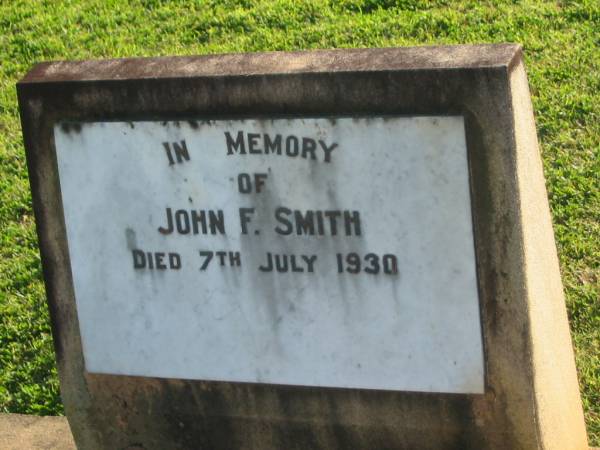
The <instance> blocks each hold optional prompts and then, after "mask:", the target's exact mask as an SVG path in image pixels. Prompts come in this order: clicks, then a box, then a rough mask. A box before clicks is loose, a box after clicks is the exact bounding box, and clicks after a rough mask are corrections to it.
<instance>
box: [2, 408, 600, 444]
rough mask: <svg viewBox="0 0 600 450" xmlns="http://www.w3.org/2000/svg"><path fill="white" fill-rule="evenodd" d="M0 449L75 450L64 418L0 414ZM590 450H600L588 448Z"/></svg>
mask: <svg viewBox="0 0 600 450" xmlns="http://www.w3.org/2000/svg"><path fill="white" fill-rule="evenodd" d="M0 449H3V450H76V447H75V443H74V442H73V436H71V429H70V428H69V423H68V422H67V418H66V417H48V416H47V417H38V416H27V415H24V414H0ZM590 450H600V448H598V447H590Z"/></svg>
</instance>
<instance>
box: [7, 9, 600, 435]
mask: <svg viewBox="0 0 600 450" xmlns="http://www.w3.org/2000/svg"><path fill="white" fill-rule="evenodd" d="M0 31H1V32H0V58H1V60H0V86H1V93H0V242H1V246H0V251H1V252H2V253H1V257H0V411H7V412H20V413H34V414H59V413H61V412H62V406H61V403H60V398H59V394H58V382H57V377H56V368H55V364H54V355H53V350H52V338H51V335H50V327H49V319H48V312H47V308H46V305H45V298H44V291H43V284H42V275H41V269H40V260H39V255H38V249H37V242H36V236H35V231H34V221H33V217H32V211H31V197H30V193H29V185H28V181H27V172H26V166H25V158H24V150H23V142H22V137H21V131H20V126H19V119H18V111H17V100H16V94H15V87H14V85H15V83H16V82H17V80H18V79H19V78H20V77H21V76H23V75H24V74H25V73H26V71H27V70H28V69H29V68H30V67H31V66H32V65H33V64H34V63H35V62H38V61H42V60H56V59H82V58H105V57H121V56H146V55H178V54H205V53H220V52H251V51H258V50H295V49H310V48H333V47H384V46H403V45H422V44H446V43H448V44H449V43H480V42H520V43H522V44H523V45H524V48H525V60H526V64H527V67H528V74H529V82H530V85H531V90H532V95H533V103H534V108H535V114H536V120H537V128H538V133H539V137H540V141H541V148H542V152H543V159H544V168H545V174H546V178H547V186H548V191H549V196H550V204H551V208H552V215H553V220H554V227H555V233H556V238H557V244H558V250H559V254H560V262H561V269H562V274H563V280H564V285H565V290H566V295H567V302H568V309H569V318H570V323H571V329H572V333H573V339H574V344H575V350H576V358H577V367H578V371H579V378H580V385H581V392H582V398H583V402H584V408H585V414H586V421H587V426H588V432H589V437H590V443H591V444H594V445H600V300H599V297H600V288H599V285H600V282H599V277H600V186H599V179H600V114H599V109H600V51H599V50H598V49H599V48H600V2H598V1H597V0H581V1H562V2H559V1H554V2H550V1H516V0H515V1H495V2H479V1H470V0H457V1H432V2H427V1H420V0H341V1H337V2H334V1H314V0H313V1H294V0H272V1H256V2H254V1H250V0H212V1H203V2H201V1H197V2H191V1H190V2H178V1H159V0H145V1H143V0H139V1H132V2H129V3H126V2H124V1H116V0H109V1H106V0H97V1H77V2H76V1H60V2H59V1H11V0H0Z"/></svg>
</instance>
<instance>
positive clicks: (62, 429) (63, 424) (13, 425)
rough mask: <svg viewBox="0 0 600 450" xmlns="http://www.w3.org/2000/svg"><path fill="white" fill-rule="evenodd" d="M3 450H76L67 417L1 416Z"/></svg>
mask: <svg viewBox="0 0 600 450" xmlns="http://www.w3.org/2000/svg"><path fill="white" fill-rule="evenodd" d="M0 448H1V449H3V450H75V449H76V447H75V442H74V441H73V436H72V435H71V429H70V428H69V423H68V422H67V419H66V417H38V416H27V415H23V414H0Z"/></svg>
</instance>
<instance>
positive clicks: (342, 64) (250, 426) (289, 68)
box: [18, 45, 587, 450]
mask: <svg viewBox="0 0 600 450" xmlns="http://www.w3.org/2000/svg"><path fill="white" fill-rule="evenodd" d="M18 94H19V102H20V105H21V113H22V123H23V130H24V137H25V144H26V150H27V158H28V166H29V171H30V180H31V186H32V192H33V200H34V209H35V213H36V219H37V224H38V230H39V239H40V249H41V252H42V257H43V267H44V275H45V279H46V289H47V294H48V302H49V306H50V311H51V318H52V322H53V332H54V340H55V347H56V353H57V359H58V365H59V375H60V379H61V389H62V396H63V400H64V403H65V409H66V412H67V415H68V417H69V422H70V424H71V428H72V430H73V433H74V436H75V440H76V442H77V443H78V446H79V447H80V448H83V449H88V448H89V449H95V448H111V449H112V448H145V449H155V448H156V449H163V448H174V449H175V448H178V449H187V448H207V449H214V448H240V449H258V448H260V449H279V448H286V449H296V448H297V449H305V448H323V449H336V448H339V449H347V448H353V449H373V448H389V449H396V448H397V449H401V448H406V449H408V448H411V449H412V448H423V449H436V448H445V449H451V448H456V449H469V448H472V449H505V448H511V449H513V448H514V449H561V450H564V449H585V448H587V443H586V436H585V428H584V422H583V414H582V410H581V403H580V399H579V394H578V388H577V379H576V373H575V367H574V361H573V354H572V348H571V342H570V338H569V332H568V323H567V319H566V313H565V307H564V299H563V297H562V288H561V283H560V275H559V271H558V263H557V259H556V251H555V247H554V241H553V236H552V228H551V222H550V216H549V210H548V206H547V199H546V193H545V189H544V181H543V174H542V169H541V163H540V158H539V152H538V149H537V143H536V137H535V127H534V123H533V116H532V113H531V105H530V100H529V93H528V89H527V82H526V77H525V72H524V69H523V63H522V59H521V50H520V47H518V46H516V45H492V46H459V47H434V48H405V49H374V50H339V51H319V52H299V53H265V54H248V55H226V56H209V57H198V58H154V59H141V60H114V61H85V62H62V63H44V64H41V65H38V66H36V67H35V68H34V69H32V71H31V72H30V73H29V74H28V75H27V76H26V77H25V78H24V79H23V81H21V82H20V83H19V85H18ZM281 115H292V116H294V115H295V116H304V117H306V116H309V117H310V116H313V117H319V116H343V115H361V116H366V115H377V116H382V115H396V116H400V115H408V116H415V115H462V116H463V117H464V121H465V132H466V142H467V154H468V162H469V172H470V180H469V182H470V190H471V208H472V214H473V231H474V238H475V256H476V260H477V277H478V284H479V286H478V287H479V302H480V305H479V306H480V310H481V326H482V330H483V346H484V355H485V392H484V394H439V393H417V392H393V391H378V390H361V389H338V388H318V387H298V386H283V385H266V384H252V383H235V382H218V381H213V382H208V381H192V380H176V379H158V378H146V377H134V376H115V375H99V374H92V373H88V372H86V370H85V365H84V361H83V352H82V348H81V345H82V343H81V339H80V329H79V323H78V319H77V311H76V308H75V304H76V303H75V298H74V290H73V280H72V278H71V273H72V272H71V267H70V260H69V249H68V247H67V242H66V227H65V223H64V215H63V205H62V200H61V195H60V184H59V179H58V171H57V160H56V149H55V147H54V138H53V127H54V125H55V124H56V123H60V122H64V121H69V122H71V123H73V124H74V126H73V132H78V129H79V125H78V123H80V122H90V121H106V120H118V121H138V120H175V119H202V118H210V119H219V118H225V117H247V118H254V117H264V116H266V117H277V116H281Z"/></svg>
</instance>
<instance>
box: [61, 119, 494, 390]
mask: <svg viewBox="0 0 600 450" xmlns="http://www.w3.org/2000/svg"><path fill="white" fill-rule="evenodd" d="M54 132H55V142H56V151H57V158H58V168H59V174H60V184H61V191H62V197H63V206H64V213H65V223H66V227H67V239H68V245H69V252H70V258H71V267H72V271H73V281H74V288H75V297H76V302H77V312H78V317H79V325H80V329H81V339H82V343H83V351H84V359H85V365H86V369H87V370H88V371H89V372H94V373H107V374H120V375H139V376H150V377H169V378H182V379H199V380H222V381H237V382H253V383H273V384H286V385H304V386H328V387H343V388H363V389H383V390H400V391H423V392H446V393H482V392H483V391H484V362H483V349H482V337H481V324H480V315H479V300H478V291H477V279H476V273H475V255H474V241H473V230H472V223H471V206H470V195H469V171H468V164H467V152H466V144H465V131H464V123H463V119H462V117H446V116H444V117H360V118H331V119H329V118H316V119H315V118H283V119H281V118H277V119H247V120H210V121H197V122H195V121H190V122H186V121H181V122H174V121H169V122H158V121H156V122H150V121H148V122H98V123H87V124H82V125H81V126H79V125H78V126H65V125H62V126H61V125H57V126H56V127H55V129H54Z"/></svg>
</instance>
